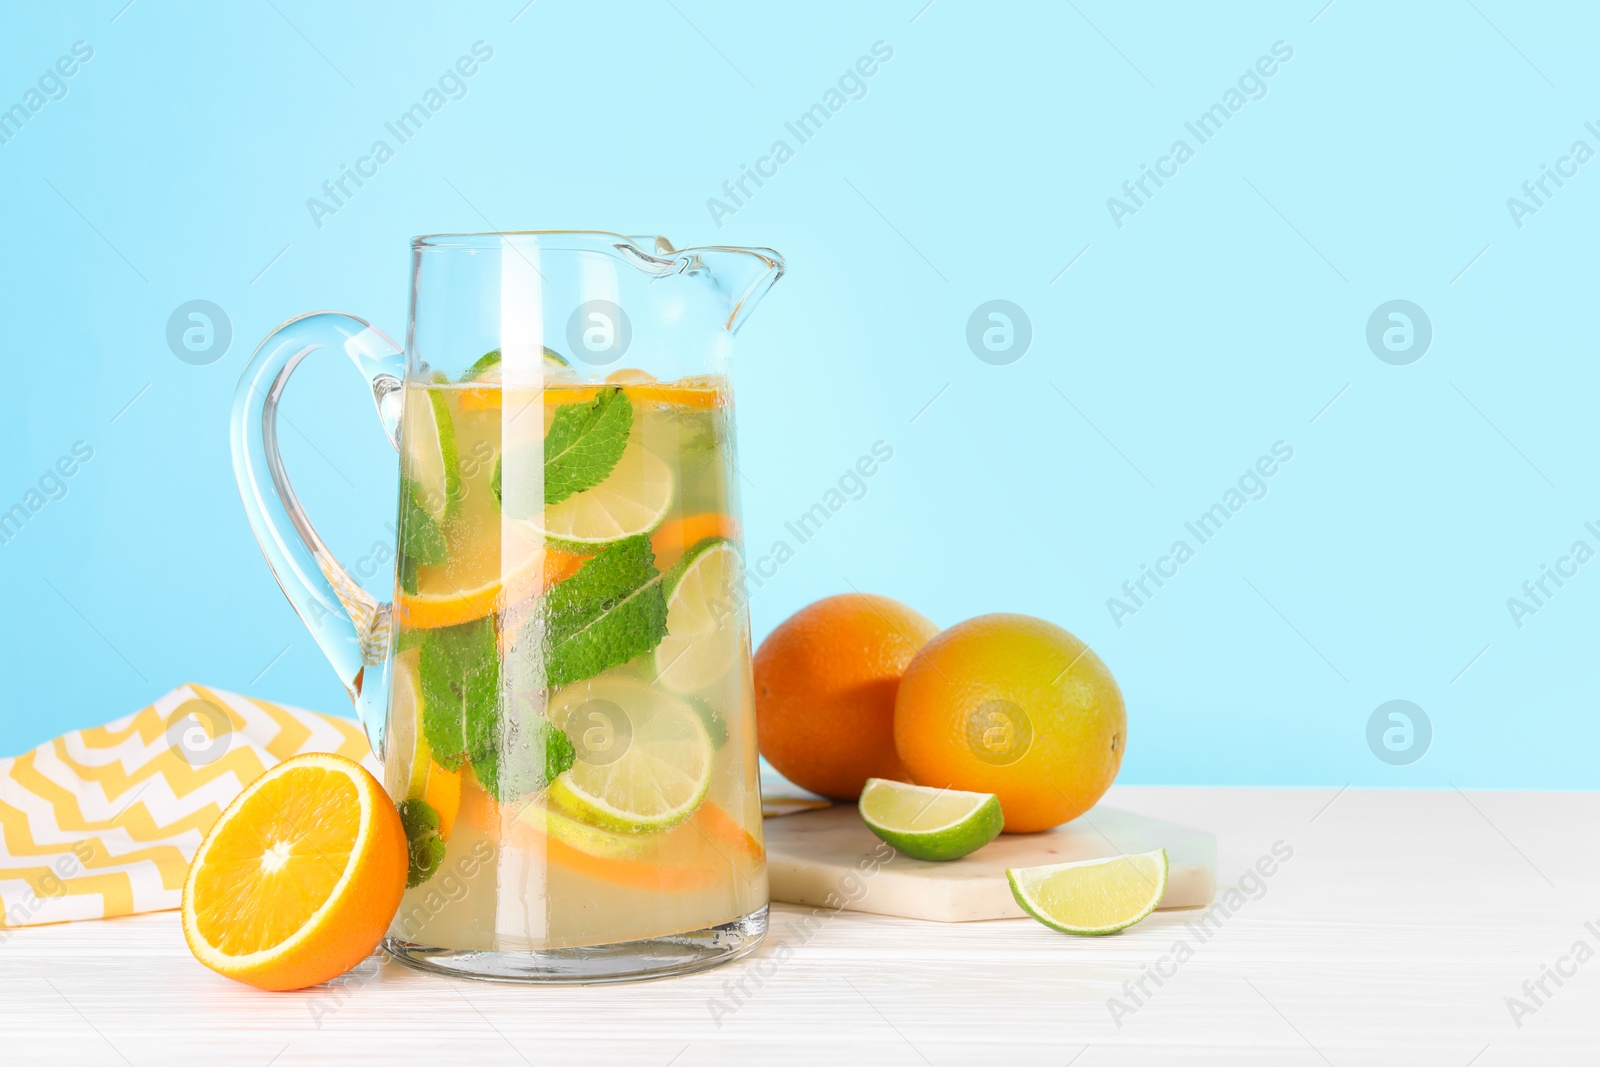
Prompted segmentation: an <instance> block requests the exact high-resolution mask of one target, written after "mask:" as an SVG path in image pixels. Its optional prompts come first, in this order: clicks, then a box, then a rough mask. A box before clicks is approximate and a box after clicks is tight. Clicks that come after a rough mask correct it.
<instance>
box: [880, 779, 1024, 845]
mask: <svg viewBox="0 0 1600 1067" xmlns="http://www.w3.org/2000/svg"><path fill="white" fill-rule="evenodd" d="M860 809H861V821H862V822H864V823H866V824H867V829H869V830H871V831H872V832H873V833H875V834H877V835H878V836H879V837H881V838H883V839H884V840H885V841H887V842H888V843H889V844H891V845H893V846H894V847H895V850H896V851H898V852H903V853H905V854H906V855H907V856H913V857H915V858H917V859H919V860H958V859H960V858H961V857H962V856H965V855H967V854H968V853H970V852H976V851H977V850H978V849H980V848H982V847H983V846H984V845H987V844H988V843H989V842H990V841H993V840H994V839H995V837H997V836H998V835H999V833H1000V828H1001V827H1002V826H1004V825H1005V816H1004V815H1002V814H1000V800H999V798H998V797H996V796H995V795H994V794H993V793H963V792H961V791H959V790H955V789H931V788H929V787H928V786H923V785H907V784H906V783H904V782H891V781H889V780H888V779H886V778H868V779H867V785H866V788H865V789H863V790H861V801H860Z"/></svg>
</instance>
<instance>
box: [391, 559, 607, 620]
mask: <svg viewBox="0 0 1600 1067" xmlns="http://www.w3.org/2000/svg"><path fill="white" fill-rule="evenodd" d="M583 560H584V557H582V556H577V555H573V554H572V553H570V552H561V551H558V550H556V549H542V550H539V549H536V550H535V551H534V552H533V553H532V554H531V555H530V557H529V559H528V561H527V562H526V563H524V564H523V566H522V567H521V569H520V570H518V571H517V572H516V573H515V574H513V575H511V577H510V578H508V579H506V580H504V581H501V580H498V579H494V578H490V579H488V580H483V579H482V578H481V577H479V578H477V580H476V582H475V584H469V585H466V586H465V587H463V585H462V584H461V583H459V582H455V581H453V580H452V576H451V575H450V573H449V565H448V564H447V565H445V566H443V567H419V568H418V570H417V592H416V593H405V592H402V593H401V594H400V597H399V599H398V601H397V602H396V608H397V611H396V614H397V616H398V618H399V620H400V625H401V626H403V627H406V628H408V629H413V630H418V629H420V630H432V629H436V628H438V627H441V626H456V625H459V624H460V623H464V622H471V621H472V620H473V619H481V618H483V617H484V616H485V615H489V614H492V613H493V612H496V611H501V610H503V609H505V608H508V607H510V606H512V605H514V604H516V603H518V602H520V601H523V600H528V599H532V598H533V597H537V596H539V595H540V594H541V593H543V592H544V591H545V590H546V589H548V588H550V586H552V585H554V584H556V583H557V582H559V581H563V580H565V579H567V578H570V577H572V576H573V575H574V574H576V573H577V572H578V567H579V565H580V564H582V563H583ZM469 580H470V579H469Z"/></svg>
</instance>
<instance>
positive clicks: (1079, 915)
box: [1006, 848, 1167, 934]
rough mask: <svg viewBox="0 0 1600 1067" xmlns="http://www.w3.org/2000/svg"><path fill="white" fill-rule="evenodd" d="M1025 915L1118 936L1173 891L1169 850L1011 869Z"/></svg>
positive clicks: (1054, 925)
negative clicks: (1168, 866) (1168, 879)
mask: <svg viewBox="0 0 1600 1067" xmlns="http://www.w3.org/2000/svg"><path fill="white" fill-rule="evenodd" d="M1006 880H1007V881H1009V882H1010V883H1011V895H1012V896H1014V897H1016V898H1017V903H1018V904H1021V905H1022V908H1023V910H1024V911H1026V912H1027V913H1028V914H1029V915H1032V916H1033V917H1034V918H1035V919H1038V920H1039V921H1040V922H1042V923H1044V924H1045V925H1046V926H1048V927H1050V928H1051V929H1053V930H1060V931H1061V932H1062V933H1064V934H1114V933H1116V932H1117V931H1118V930H1125V929H1127V928H1128V927H1130V926H1132V925H1133V924H1134V923H1136V922H1138V921H1139V920H1140V919H1143V918H1144V917H1145V916H1146V915H1149V914H1150V913H1151V912H1152V911H1154V910H1155V908H1156V905H1157V904H1159V903H1161V894H1162V893H1164V892H1166V889H1167V850H1166V849H1164V848H1158V849H1156V850H1155V851H1154V852H1142V853H1140V854H1138V855H1136V856H1113V857H1112V858H1111V859H1104V860H1080V861H1079V862H1077V863H1056V864H1052V865H1050V866H1048V867H1012V868H1007V870H1006Z"/></svg>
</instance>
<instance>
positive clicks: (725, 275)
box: [695, 246, 783, 333]
mask: <svg viewBox="0 0 1600 1067" xmlns="http://www.w3.org/2000/svg"><path fill="white" fill-rule="evenodd" d="M695 251H696V252H697V253H698V254H699V256H700V258H701V259H702V260H703V261H704V262H705V263H706V264H707V265H708V266H709V267H710V268H711V276H712V278H713V279H715V280H716V282H717V287H718V288H719V289H721V290H722V291H724V292H726V293H727V294H728V321H727V324H726V325H727V328H728V332H729V333H737V332H738V330H739V327H740V326H742V325H744V320H745V319H747V318H749V317H750V312H751V311H753V310H754V309H755V306H756V305H757V304H759V303H760V302H761V298H762V297H764V296H766V295H767V290H769V289H771V288H772V283H773V282H775V281H777V280H778V279H779V278H781V277H783V257H782V256H780V255H778V253H776V252H774V251H773V250H772V249H770V248H730V247H726V246H717V247H710V248H701V249H696V250H695Z"/></svg>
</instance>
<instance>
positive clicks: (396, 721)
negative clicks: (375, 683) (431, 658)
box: [383, 648, 433, 804]
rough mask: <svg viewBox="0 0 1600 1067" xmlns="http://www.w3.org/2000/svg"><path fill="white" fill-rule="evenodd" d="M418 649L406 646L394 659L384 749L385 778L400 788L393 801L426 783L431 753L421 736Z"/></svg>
mask: <svg viewBox="0 0 1600 1067" xmlns="http://www.w3.org/2000/svg"><path fill="white" fill-rule="evenodd" d="M419 655H420V653H419V652H418V650H417V649H414V648H412V649H407V650H406V651H404V652H402V653H400V654H399V655H398V656H396V657H395V658H394V682H393V690H392V692H391V693H390V697H389V716H388V725H389V730H388V733H387V734H386V735H385V736H384V739H383V751H384V755H385V757H386V759H385V760H384V762H385V763H386V764H388V766H387V768H386V773H385V774H384V777H385V778H387V779H388V780H389V783H390V784H391V785H392V786H393V787H394V788H396V789H398V790H400V793H399V795H398V796H396V797H395V798H394V801H395V803H396V804H398V803H400V802H401V801H403V800H405V799H406V798H407V797H420V796H422V794H423V791H424V790H425V789H426V788H427V785H428V768H429V766H430V765H431V764H432V763H433V752H432V751H431V750H430V749H429V748H428V742H427V739H426V738H424V737H423V736H422V675H421V672H420V671H419V670H418V657H419Z"/></svg>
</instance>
